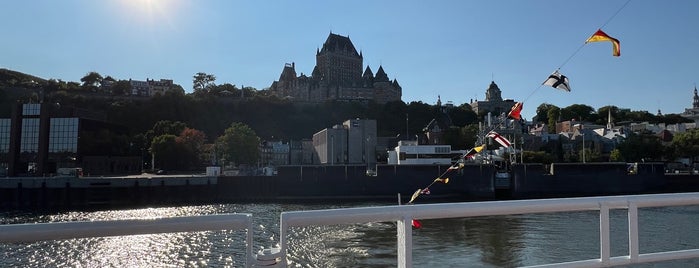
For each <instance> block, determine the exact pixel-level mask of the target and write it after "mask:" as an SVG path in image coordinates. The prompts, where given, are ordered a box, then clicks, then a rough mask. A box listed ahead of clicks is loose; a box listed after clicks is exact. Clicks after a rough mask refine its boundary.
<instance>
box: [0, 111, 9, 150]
mask: <svg viewBox="0 0 699 268" xmlns="http://www.w3.org/2000/svg"><path fill="white" fill-rule="evenodd" d="M11 123H12V121H11V120H10V119H9V118H3V119H0V153H8V152H9V151H10V125H11Z"/></svg>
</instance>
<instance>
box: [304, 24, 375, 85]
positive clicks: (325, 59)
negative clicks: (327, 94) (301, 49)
mask: <svg viewBox="0 0 699 268" xmlns="http://www.w3.org/2000/svg"><path fill="white" fill-rule="evenodd" d="M362 61H363V58H362V55H360V54H359V53H357V49H355V48H354V45H353V44H352V41H351V40H350V39H349V36H347V37H345V36H341V35H337V34H333V33H330V35H329V36H328V39H327V40H325V43H323V48H321V49H320V51H317V53H316V68H318V71H319V72H320V73H321V75H322V76H323V77H324V78H325V79H326V80H327V82H328V83H332V84H336V85H346V84H349V83H350V82H351V81H357V80H359V79H361V77H362V66H364V65H363V63H362Z"/></svg>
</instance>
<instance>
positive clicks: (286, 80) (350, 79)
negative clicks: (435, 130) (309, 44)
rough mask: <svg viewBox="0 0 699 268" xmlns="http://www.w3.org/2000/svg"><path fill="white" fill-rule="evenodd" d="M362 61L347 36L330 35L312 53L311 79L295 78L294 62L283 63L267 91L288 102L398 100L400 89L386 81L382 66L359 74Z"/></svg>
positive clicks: (382, 101)
mask: <svg viewBox="0 0 699 268" xmlns="http://www.w3.org/2000/svg"><path fill="white" fill-rule="evenodd" d="M363 59H364V57H363V55H362V52H361V51H359V52H357V49H356V48H355V47H354V44H352V41H351V40H350V38H349V36H341V35H337V34H333V33H330V35H329V36H328V38H327V39H326V40H325V43H323V47H322V48H320V49H317V50H316V66H315V67H314V68H313V72H312V73H311V76H307V75H305V74H303V73H301V75H299V76H297V72H296V65H295V63H293V62H292V63H287V64H285V65H284V69H282V73H281V75H280V76H279V80H277V81H274V82H273V83H272V85H271V86H270V87H269V92H270V93H271V94H272V95H275V96H277V97H279V98H283V99H288V100H290V101H292V102H309V103H319V102H325V101H329V100H337V101H359V102H367V101H374V102H376V103H381V104H383V103H386V102H391V101H400V100H401V94H402V88H401V86H400V85H399V84H398V81H397V80H396V79H393V80H390V79H389V78H388V75H387V74H386V72H385V71H384V68H383V66H379V68H378V70H377V71H376V75H374V73H373V72H372V70H371V68H370V67H369V66H368V65H367V67H366V69H364V72H362V67H363V66H364V65H363Z"/></svg>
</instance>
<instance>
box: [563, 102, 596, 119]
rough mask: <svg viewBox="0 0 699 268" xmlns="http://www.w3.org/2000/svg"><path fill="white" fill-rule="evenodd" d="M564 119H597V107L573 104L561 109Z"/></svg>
mask: <svg viewBox="0 0 699 268" xmlns="http://www.w3.org/2000/svg"><path fill="white" fill-rule="evenodd" d="M561 118H563V120H570V119H576V120H580V121H595V120H597V115H596V114H595V109H594V108H592V107H590V106H587V105H585V104H573V105H570V106H568V107H565V108H563V109H561Z"/></svg>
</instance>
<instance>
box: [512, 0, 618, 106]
mask: <svg viewBox="0 0 699 268" xmlns="http://www.w3.org/2000/svg"><path fill="white" fill-rule="evenodd" d="M629 2H631V0H626V3H624V4H623V5H622V6H621V7H620V8H619V9H618V10H617V11H616V12H614V14H612V16H611V17H609V19H607V21H605V22H604V23H603V24H602V26H600V27H599V28H598V29H602V28H604V26H607V24H609V22H611V21H612V19H614V18H615V17H616V16H617V15H619V13H620V12H621V10H623V9H624V8H625V7H626V5H628V4H629ZM586 43H587V42H585V43H583V44H582V45H580V47H578V49H576V50H575V52H573V54H571V55H570V57H568V58H567V59H566V60H565V61H563V63H561V65H559V66H558V68H557V69H556V70H560V69H562V68H563V66H565V65H566V64H568V62H569V61H570V60H571V59H573V57H575V55H577V54H578V52H580V50H582V48H583V47H584V46H585V44H586ZM542 86H543V83H542V84H541V85H539V87H537V88H536V89H534V90H533V91H532V93H530V94H529V96H527V97H526V98H524V100H523V101H522V102H523V103H524V102H526V101H527V100H529V98H530V97H531V96H532V95H534V93H536V91H537V90H539V89H540V88H541V87H542Z"/></svg>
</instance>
